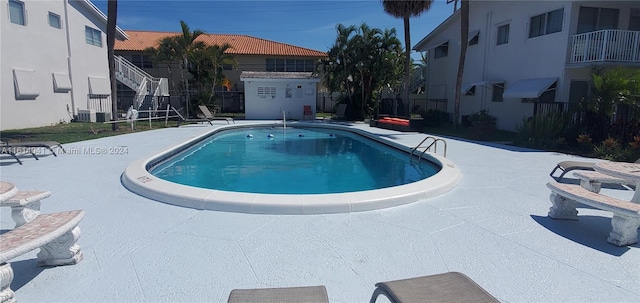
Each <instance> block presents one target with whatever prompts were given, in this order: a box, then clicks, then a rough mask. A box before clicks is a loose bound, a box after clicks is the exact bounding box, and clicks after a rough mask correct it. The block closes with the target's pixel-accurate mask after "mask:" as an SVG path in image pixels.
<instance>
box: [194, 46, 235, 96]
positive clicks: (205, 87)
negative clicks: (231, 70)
mask: <svg viewBox="0 0 640 303" xmlns="http://www.w3.org/2000/svg"><path fill="white" fill-rule="evenodd" d="M230 48H231V45H230V44H228V43H225V44H223V45H222V46H220V45H209V46H207V47H205V48H199V49H196V50H195V51H194V52H193V54H192V55H191V56H190V59H189V61H190V62H189V63H190V64H189V73H191V74H192V75H193V78H194V82H195V83H196V84H197V85H198V91H199V92H200V94H199V97H200V98H199V99H200V104H207V103H212V102H211V100H212V98H213V96H214V94H215V87H216V86H217V85H223V84H224V83H225V82H227V81H225V80H226V77H225V76H224V68H223V67H224V65H227V64H229V65H237V62H236V60H235V58H234V57H233V55H229V54H225V52H226V51H227V50H228V49H230Z"/></svg>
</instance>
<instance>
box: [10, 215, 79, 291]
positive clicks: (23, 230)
mask: <svg viewBox="0 0 640 303" xmlns="http://www.w3.org/2000/svg"><path fill="white" fill-rule="evenodd" d="M83 217H84V211H83V210H73V211H67V212H59V213H53V214H43V215H40V216H38V217H36V218H35V219H34V220H33V221H31V222H29V223H27V224H24V225H22V226H20V227H18V228H16V229H13V230H11V231H9V232H6V233H4V234H2V235H0V277H1V279H0V303H4V302H15V301H16V300H15V298H14V293H13V291H12V290H11V288H10V286H11V282H12V281H13V269H12V268H11V264H10V263H8V262H7V261H9V260H11V259H13V258H15V257H17V256H20V255H22V254H25V253H27V252H30V251H32V250H34V249H36V248H38V247H40V252H39V253H38V262H37V265H38V266H60V265H72V264H77V263H78V262H80V261H81V260H82V251H81V250H80V246H78V245H76V244H75V243H76V241H77V240H78V238H79V237H80V228H78V224H79V223H80V221H81V220H82V218H83Z"/></svg>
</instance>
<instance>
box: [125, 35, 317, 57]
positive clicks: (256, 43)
mask: <svg viewBox="0 0 640 303" xmlns="http://www.w3.org/2000/svg"><path fill="white" fill-rule="evenodd" d="M125 32H126V33H127V35H129V39H128V40H125V41H119V40H116V44H115V50H118V51H142V50H144V49H146V48H148V47H155V46H157V45H158V41H160V39H162V38H164V37H170V36H175V35H179V34H180V33H177V32H151V31H133V30H127V31H125ZM196 41H203V42H204V43H206V44H208V45H214V44H217V45H222V44H225V43H229V44H230V45H231V48H230V49H229V50H228V51H227V53H228V54H231V55H269V56H296V57H326V56H327V53H326V52H321V51H317V50H313V49H308V48H304V47H300V46H295V45H290V44H286V43H280V42H275V41H270V40H266V39H261V38H255V37H251V36H246V35H227V34H204V35H201V36H200V37H198V39H197V40H196Z"/></svg>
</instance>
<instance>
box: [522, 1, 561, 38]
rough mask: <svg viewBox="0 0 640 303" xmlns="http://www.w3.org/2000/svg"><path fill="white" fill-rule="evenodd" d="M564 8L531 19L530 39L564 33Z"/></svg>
mask: <svg viewBox="0 0 640 303" xmlns="http://www.w3.org/2000/svg"><path fill="white" fill-rule="evenodd" d="M563 15H564V8H561V9H557V10H555V11H551V12H548V13H545V14H542V15H537V16H534V17H531V22H530V24H529V38H533V37H538V36H542V35H548V34H552V33H557V32H560V31H562V17H563Z"/></svg>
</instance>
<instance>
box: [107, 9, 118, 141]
mask: <svg viewBox="0 0 640 303" xmlns="http://www.w3.org/2000/svg"><path fill="white" fill-rule="evenodd" d="M117 15H118V0H109V2H108V5H107V62H108V64H109V80H110V81H111V121H115V120H116V119H117V115H118V113H117V112H118V96H117V93H118V83H117V80H116V62H115V52H114V46H115V43H116V19H117ZM111 130H113V131H116V130H118V123H112V124H111Z"/></svg>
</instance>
